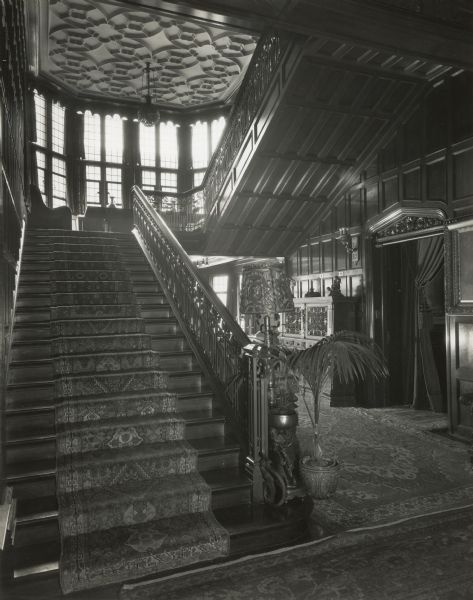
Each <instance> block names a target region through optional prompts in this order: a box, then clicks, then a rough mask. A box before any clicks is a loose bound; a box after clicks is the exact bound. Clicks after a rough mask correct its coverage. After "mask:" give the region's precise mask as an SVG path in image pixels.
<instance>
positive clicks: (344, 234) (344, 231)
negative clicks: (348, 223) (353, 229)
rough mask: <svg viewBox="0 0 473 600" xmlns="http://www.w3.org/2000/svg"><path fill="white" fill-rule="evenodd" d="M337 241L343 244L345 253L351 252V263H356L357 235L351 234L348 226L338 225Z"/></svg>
mask: <svg viewBox="0 0 473 600" xmlns="http://www.w3.org/2000/svg"><path fill="white" fill-rule="evenodd" d="M337 239H338V240H339V242H340V243H341V244H342V246H344V248H345V250H346V251H347V254H351V260H352V264H355V265H357V264H358V258H359V257H358V236H357V235H356V236H353V237H352V236H351V234H350V231H349V229H348V227H340V229H339V230H338V238H337Z"/></svg>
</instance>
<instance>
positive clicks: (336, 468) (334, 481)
mask: <svg viewBox="0 0 473 600" xmlns="http://www.w3.org/2000/svg"><path fill="white" fill-rule="evenodd" d="M299 471H300V475H301V477H302V481H303V482H304V485H305V487H306V489H307V491H308V492H309V494H310V495H311V496H312V498H317V499H323V498H328V497H329V496H331V495H332V494H333V493H335V490H336V489H337V485H338V480H339V477H340V463H339V462H338V461H337V460H336V459H335V458H333V459H322V461H320V462H316V461H315V460H314V458H313V457H312V456H304V457H303V458H302V459H301V461H300V465H299Z"/></svg>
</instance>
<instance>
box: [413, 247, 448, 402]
mask: <svg viewBox="0 0 473 600" xmlns="http://www.w3.org/2000/svg"><path fill="white" fill-rule="evenodd" d="M443 259H444V250H443V237H442V236H435V237H431V238H426V239H421V240H419V241H418V242H417V274H416V277H415V287H416V302H415V306H416V311H415V314H416V321H417V323H416V330H417V343H416V345H415V349H416V358H415V361H414V364H415V365H416V371H417V376H416V378H415V379H416V382H415V383H416V385H415V394H414V402H413V406H414V408H420V407H421V404H422V399H421V397H420V391H419V385H418V379H419V377H420V373H419V370H420V369H422V375H423V379H424V383H425V390H426V393H427V399H428V401H429V405H430V408H431V409H432V410H434V411H436V412H441V411H442V405H443V400H442V391H441V387H440V380H439V376H438V371H437V367H436V365H435V359H434V353H433V348H432V340H431V331H432V327H433V319H432V311H431V307H430V306H429V304H428V302H427V298H426V294H425V289H426V286H427V285H429V284H430V283H431V282H432V281H433V280H434V279H435V277H436V276H437V275H438V273H439V271H440V270H441V269H442V267H443Z"/></svg>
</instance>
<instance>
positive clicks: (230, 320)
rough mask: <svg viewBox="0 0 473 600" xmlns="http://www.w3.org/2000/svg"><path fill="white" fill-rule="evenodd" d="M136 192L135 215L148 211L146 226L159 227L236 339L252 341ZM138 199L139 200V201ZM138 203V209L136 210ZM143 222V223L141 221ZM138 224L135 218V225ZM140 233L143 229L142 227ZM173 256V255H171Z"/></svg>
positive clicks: (170, 248) (240, 341)
mask: <svg viewBox="0 0 473 600" xmlns="http://www.w3.org/2000/svg"><path fill="white" fill-rule="evenodd" d="M133 194H134V199H133V200H134V202H133V211H134V217H139V216H140V214H139V213H138V211H140V213H141V214H142V213H143V212H146V213H147V214H146V216H147V217H148V223H146V225H144V226H145V227H149V226H150V223H154V224H155V225H156V226H157V227H159V230H160V235H161V236H162V237H163V238H164V239H165V240H166V242H167V244H168V250H169V252H170V253H172V255H173V256H172V258H173V259H174V260H176V258H178V260H179V261H180V262H181V264H180V266H181V267H184V269H185V270H186V272H187V274H189V275H190V276H191V277H192V279H193V280H194V284H195V286H196V288H197V289H200V291H201V293H202V295H203V297H205V298H206V300H207V301H208V302H210V303H211V304H213V305H214V306H215V308H216V310H217V311H218V313H219V316H220V318H221V319H222V320H223V321H224V322H225V325H226V327H228V330H229V332H230V333H231V335H232V336H233V338H234V339H235V341H236V342H237V343H238V344H239V345H240V347H241V348H244V347H245V346H246V345H248V344H249V343H250V338H249V337H248V336H247V335H246V333H245V332H244V331H243V330H242V329H241V327H240V326H239V325H238V323H237V322H236V321H235V319H234V317H233V315H232V314H231V313H230V311H229V310H228V308H227V307H226V306H225V305H224V304H223V303H222V302H221V300H220V299H219V298H218V296H216V294H215V292H214V291H213V289H212V288H211V287H210V285H209V284H208V283H207V282H206V281H204V280H203V279H202V278H201V277H200V275H199V272H198V270H197V269H196V268H195V267H194V265H193V264H192V261H191V260H190V258H189V256H188V254H187V252H186V251H185V250H184V248H183V247H182V246H181V244H180V243H179V241H178V240H177V238H176V236H175V235H174V234H173V232H172V231H171V229H170V228H169V227H168V226H167V224H166V221H165V220H164V219H163V218H162V216H161V215H160V214H159V213H158V212H156V211H155V210H153V207H152V206H151V204H150V203H149V201H148V199H147V198H146V196H145V195H144V193H143V192H142V191H141V189H140V188H139V187H137V186H134V187H133ZM137 201H138V202H137ZM135 204H136V211H135ZM141 224H142V223H141ZM136 225H137V222H136V219H135V226H136ZM139 232H140V233H143V231H142V230H141V229H140V230H139ZM169 258H171V256H169Z"/></svg>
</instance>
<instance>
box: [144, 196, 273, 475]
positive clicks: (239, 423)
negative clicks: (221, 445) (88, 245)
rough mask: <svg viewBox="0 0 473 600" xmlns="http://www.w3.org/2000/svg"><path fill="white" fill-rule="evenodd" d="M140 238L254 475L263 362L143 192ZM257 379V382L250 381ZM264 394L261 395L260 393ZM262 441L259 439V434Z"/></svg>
mask: <svg viewBox="0 0 473 600" xmlns="http://www.w3.org/2000/svg"><path fill="white" fill-rule="evenodd" d="M133 218H134V225H135V228H134V235H135V236H136V238H137V239H138V242H139V243H140V245H141V247H142V249H143V252H144V253H145V255H146V257H147V259H148V262H149V263H150V265H151V267H152V269H153V271H154V273H155V275H156V277H157V279H158V281H159V282H160V284H161V286H162V288H163V291H164V293H165V294H166V296H167V299H168V301H169V303H170V305H171V306H172V308H173V309H174V310H175V313H176V317H177V318H178V320H179V323H180V325H181V327H182V329H183V331H184V333H185V335H186V337H187V339H188V342H189V344H190V346H191V348H192V349H193V350H194V352H195V353H196V355H197V357H198V358H199V362H200V364H201V366H202V367H203V369H204V371H205V373H206V374H207V375H208V376H209V378H210V382H211V383H212V385H213V387H214V389H216V391H217V392H218V393H219V395H220V396H221V397H222V398H223V400H224V406H223V409H224V411H225V414H226V415H227V416H228V417H230V419H231V420H232V422H233V423H234V425H235V426H236V430H237V433H238V434H239V437H240V442H242V444H243V450H244V452H245V453H246V462H247V464H248V463H250V467H249V471H251V472H253V471H254V465H257V464H258V463H259V454H260V452H261V447H262V444H263V446H264V443H265V442H264V441H263V442H262V441H261V440H260V439H254V432H258V431H259V430H260V429H259V426H257V425H255V424H254V423H255V418H256V420H257V421H258V422H259V421H260V420H261V417H260V415H261V413H263V414H265V413H266V410H267V409H266V402H263V400H262V399H261V398H263V396H262V395H261V393H260V392H259V391H258V390H259V388H260V385H258V386H257V385H255V383H254V377H253V376H252V373H253V374H254V373H256V372H257V364H256V363H257V358H256V357H255V356H252V355H251V354H250V353H248V351H247V347H248V346H250V347H251V342H250V339H249V338H248V336H247V335H246V334H245V332H244V331H243V330H242V329H241V328H240V326H239V325H238V323H237V322H236V321H235V319H234V318H233V316H232V315H231V313H230V312H229V311H228V309H227V308H226V307H225V305H224V304H222V302H221V301H220V300H219V299H218V297H217V296H216V294H215V292H214V291H213V290H212V289H211V287H210V286H209V285H208V283H206V282H205V281H204V280H203V279H201V277H200V275H199V273H198V271H197V269H196V268H195V267H194V265H193V264H192V262H191V260H190V259H189V257H188V255H187V254H186V252H185V251H184V250H183V248H182V246H181V245H180V244H179V242H178V241H177V239H176V237H175V236H174V234H173V233H172V231H171V230H170V229H169V227H168V225H167V224H166V222H165V220H164V219H163V217H161V215H159V214H158V213H157V212H156V211H155V210H154V209H153V206H152V204H151V203H150V201H149V200H148V199H147V198H146V196H145V195H144V193H143V192H142V191H141V190H140V188H138V187H136V186H135V187H134V188H133ZM250 379H251V381H250ZM257 388H258V389H257ZM258 435H259V434H258Z"/></svg>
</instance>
